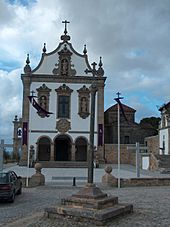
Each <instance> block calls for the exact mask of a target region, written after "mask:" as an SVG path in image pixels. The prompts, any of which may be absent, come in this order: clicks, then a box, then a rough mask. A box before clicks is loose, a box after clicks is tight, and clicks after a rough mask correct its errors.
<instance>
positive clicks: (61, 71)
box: [53, 44, 76, 77]
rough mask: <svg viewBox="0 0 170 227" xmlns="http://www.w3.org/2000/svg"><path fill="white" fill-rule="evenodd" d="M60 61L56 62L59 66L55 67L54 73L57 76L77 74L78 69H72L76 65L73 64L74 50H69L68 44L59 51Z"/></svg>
mask: <svg viewBox="0 0 170 227" xmlns="http://www.w3.org/2000/svg"><path fill="white" fill-rule="evenodd" d="M58 55H59V63H58V64H55V66H57V68H54V69H53V74H55V75H57V76H62V77H63V76H64V77H65V76H75V74H76V70H75V69H72V67H74V65H72V64H71V55H72V52H71V51H70V50H68V48H67V45H66V44H65V45H64V48H63V49H62V50H61V51H59V52H58Z"/></svg>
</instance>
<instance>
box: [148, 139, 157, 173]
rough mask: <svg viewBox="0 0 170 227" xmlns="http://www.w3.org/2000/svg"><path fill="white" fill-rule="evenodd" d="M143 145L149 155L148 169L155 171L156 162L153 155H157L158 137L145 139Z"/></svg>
mask: <svg viewBox="0 0 170 227" xmlns="http://www.w3.org/2000/svg"><path fill="white" fill-rule="evenodd" d="M145 143H146V145H147V147H148V153H150V158H149V169H150V170H157V169H158V160H157V159H156V157H155V155H157V154H159V135H156V136H151V137H147V138H145Z"/></svg>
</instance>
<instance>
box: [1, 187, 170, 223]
mask: <svg viewBox="0 0 170 227" xmlns="http://www.w3.org/2000/svg"><path fill="white" fill-rule="evenodd" d="M78 190H79V188H73V187H59V186H50V185H47V186H41V187H36V188H24V189H23V194H22V195H19V196H16V199H15V202H14V203H13V204H10V203H7V202H1V203H0V226H3V227H4V226H6V227H15V226H16V227H18V226H20V227H22V226H23V227H53V226H54V227H55V226H56V227H60V226H62V227H74V226H76V227H80V226H81V227H82V226H92V225H91V224H90V223H89V222H84V223H83V222H81V223H80V222H75V221H73V220H70V219H67V218H65V219H60V220H59V219H47V218H45V217H44V216H43V211H44V208H45V207H50V206H54V205H56V204H59V203H60V200H61V199H62V198H64V197H66V196H69V195H71V194H72V193H75V192H77V191H78ZM102 191H104V192H107V193H108V195H114V196H118V197H119V201H120V202H122V203H132V204H133V206H134V212H133V213H132V214H128V215H126V216H123V217H119V218H116V219H115V220H113V221H111V222H109V223H107V224H105V225H103V226H108V227H111V226H113V227H114V226H115V227H117V226H121V227H142V226H144V227H148V226H150V227H157V226H159V227H169V226H170V187H165V186H164V187H131V188H121V189H115V188H114V189H111V188H102ZM93 226H95V225H93ZM96 226H97V225H96Z"/></svg>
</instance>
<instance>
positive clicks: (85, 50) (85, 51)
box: [83, 44, 87, 54]
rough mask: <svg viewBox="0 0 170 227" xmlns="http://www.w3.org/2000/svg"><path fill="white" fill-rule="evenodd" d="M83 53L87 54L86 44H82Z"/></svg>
mask: <svg viewBox="0 0 170 227" xmlns="http://www.w3.org/2000/svg"><path fill="white" fill-rule="evenodd" d="M83 53H84V54H87V49H86V44H85V45H84V50H83Z"/></svg>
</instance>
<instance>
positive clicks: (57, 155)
mask: <svg viewBox="0 0 170 227" xmlns="http://www.w3.org/2000/svg"><path fill="white" fill-rule="evenodd" d="M71 144H72V143H71V140H70V138H69V137H68V136H67V135H60V136H58V137H57V138H56V139H55V141H54V159H55V161H70V160H71Z"/></svg>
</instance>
